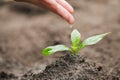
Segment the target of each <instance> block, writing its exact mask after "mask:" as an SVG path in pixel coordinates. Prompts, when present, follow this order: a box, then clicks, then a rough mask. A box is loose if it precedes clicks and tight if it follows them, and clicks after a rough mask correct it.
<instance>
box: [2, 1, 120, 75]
mask: <svg viewBox="0 0 120 80" xmlns="http://www.w3.org/2000/svg"><path fill="white" fill-rule="evenodd" d="M67 1H68V2H69V3H70V4H71V5H72V6H73V7H74V9H75V13H74V17H75V20H76V21H75V23H74V24H73V28H77V29H78V30H79V31H80V32H81V34H82V40H84V39H85V38H87V37H89V36H93V35H96V34H101V33H105V32H111V34H110V35H108V36H107V37H106V38H105V39H104V40H102V41H101V42H100V43H98V44H96V45H94V46H88V47H86V48H85V49H83V50H82V51H81V52H80V53H79V54H80V55H82V56H84V57H86V59H87V60H89V61H91V62H95V63H97V64H98V65H100V66H103V67H104V69H105V70H107V71H108V73H109V74H117V75H119V74H120V0H67ZM71 31H72V29H71V28H70V25H69V24H68V23H66V22H65V21H64V20H63V19H61V17H59V16H57V15H56V14H53V13H52V12H49V11H47V10H44V9H42V8H39V7H36V6H34V5H31V4H27V3H17V2H10V1H9V0H0V72H1V71H5V72H11V73H14V74H16V75H20V74H21V73H23V72H24V71H25V70H27V69H29V68H33V67H34V66H37V65H41V64H50V63H51V62H53V61H55V60H56V59H57V58H58V57H60V56H61V55H64V54H65V53H62V52H61V53H57V54H54V55H52V56H50V57H44V56H42V55H41V51H42V49H44V48H45V47H47V46H50V45H56V44H66V45H70V44H71V42H70V33H71ZM119 76H120V75H119Z"/></svg>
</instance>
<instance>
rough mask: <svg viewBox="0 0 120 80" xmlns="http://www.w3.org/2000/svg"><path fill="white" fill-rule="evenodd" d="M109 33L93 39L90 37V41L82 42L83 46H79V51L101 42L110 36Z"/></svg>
mask: <svg viewBox="0 0 120 80" xmlns="http://www.w3.org/2000/svg"><path fill="white" fill-rule="evenodd" d="M108 34H109V33H105V34H101V35H96V36H93V37H90V38H88V39H86V40H85V41H83V42H82V44H81V45H80V46H79V49H82V48H84V47H85V46H87V45H93V44H96V43H98V42H99V41H101V40H102V39H103V38H104V37H105V36H106V35H108Z"/></svg>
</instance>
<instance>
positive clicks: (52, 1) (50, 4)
mask: <svg viewBox="0 0 120 80" xmlns="http://www.w3.org/2000/svg"><path fill="white" fill-rule="evenodd" d="M15 1H18V2H27V3H31V4H34V5H37V6H39V7H42V8H44V9H47V10H50V11H52V12H54V13H56V14H58V15H60V16H61V17H62V18H64V19H65V20H66V21H67V22H68V23H70V24H72V23H74V17H73V15H72V14H73V12H74V10H73V8H72V6H71V5H70V4H69V3H68V2H67V1H65V0H15Z"/></svg>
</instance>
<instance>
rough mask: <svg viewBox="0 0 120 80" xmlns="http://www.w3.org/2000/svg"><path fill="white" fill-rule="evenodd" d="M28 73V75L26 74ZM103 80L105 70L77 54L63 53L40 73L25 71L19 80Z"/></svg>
mask: <svg viewBox="0 0 120 80" xmlns="http://www.w3.org/2000/svg"><path fill="white" fill-rule="evenodd" d="M27 74H29V75H27ZM48 79H49V80H104V79H105V72H104V71H103V69H102V67H100V66H99V67H98V66H96V64H95V63H90V62H87V61H86V60H85V59H84V58H83V57H81V56H79V55H75V56H74V55H69V54H67V55H65V56H62V57H60V58H59V60H57V61H56V62H54V63H52V64H50V65H48V66H47V67H46V68H45V70H43V72H41V73H37V74H35V73H29V72H28V73H26V74H24V75H23V77H22V78H21V80H48Z"/></svg>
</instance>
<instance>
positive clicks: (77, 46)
mask: <svg viewBox="0 0 120 80" xmlns="http://www.w3.org/2000/svg"><path fill="white" fill-rule="evenodd" d="M108 34H109V33H105V34H100V35H96V36H92V37H89V38H87V39H86V40H84V41H83V42H80V40H81V34H80V33H79V32H78V31H77V30H76V29H74V30H73V31H72V33H71V42H72V46H71V47H67V46H66V45H62V44H61V45H55V46H49V47H47V48H45V49H44V50H43V51H42V54H43V55H45V56H49V55H52V54H54V53H55V52H58V51H70V52H71V53H72V54H73V55H77V53H78V51H80V50H81V49H83V48H84V47H85V46H88V45H93V44H96V43H98V42H99V41H100V40H102V39H103V38H104V37H105V36H106V35H108Z"/></svg>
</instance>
